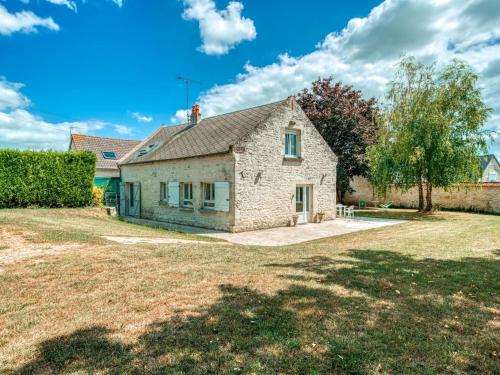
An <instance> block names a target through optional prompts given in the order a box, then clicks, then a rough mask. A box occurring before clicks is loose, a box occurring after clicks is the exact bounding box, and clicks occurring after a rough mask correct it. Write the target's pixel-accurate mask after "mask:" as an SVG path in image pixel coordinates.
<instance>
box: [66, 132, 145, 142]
mask: <svg viewBox="0 0 500 375" xmlns="http://www.w3.org/2000/svg"><path fill="white" fill-rule="evenodd" d="M75 135H77V136H80V137H87V138H100V139H112V140H114V141H126V142H142V141H141V140H140V139H125V138H112V137H100V136H98V135H88V134H79V133H72V134H71V138H73V136H75Z"/></svg>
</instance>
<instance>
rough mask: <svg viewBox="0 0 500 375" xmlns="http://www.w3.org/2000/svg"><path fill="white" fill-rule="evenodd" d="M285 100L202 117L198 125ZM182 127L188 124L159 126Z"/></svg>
mask: <svg viewBox="0 0 500 375" xmlns="http://www.w3.org/2000/svg"><path fill="white" fill-rule="evenodd" d="M287 99H288V98H285V99H281V100H277V101H275V102H271V103H266V104H259V105H256V106H253V107H247V108H242V109H237V110H235V111H230V112H224V113H219V114H217V115H213V116H209V117H202V119H201V120H200V123H201V122H202V121H204V120H208V119H213V118H216V117H220V116H225V115H230V114H233V113H238V112H243V111H248V110H249V109H256V108H260V107H267V106H271V105H274V104H278V103H283V102H284V101H286V100H287ZM182 125H188V124H187V123H182V124H176V125H161V126H165V127H170V126H182Z"/></svg>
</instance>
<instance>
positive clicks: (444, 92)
mask: <svg viewBox="0 0 500 375" xmlns="http://www.w3.org/2000/svg"><path fill="white" fill-rule="evenodd" d="M478 79H479V76H478V75H477V74H476V73H475V72H473V71H472V69H471V68H470V67H469V66H468V65H467V64H466V63H465V62H463V61H460V60H452V61H451V63H449V64H448V65H447V66H445V67H444V69H442V70H440V71H438V70H437V69H436V65H435V64H431V65H424V64H421V63H419V62H417V61H416V60H415V58H413V57H405V58H403V59H402V60H401V61H400V62H399V64H398V67H397V70H396V73H395V75H394V79H393V80H392V81H391V83H390V84H389V90H388V94H387V101H386V103H385V104H386V105H385V108H384V115H383V119H384V121H383V124H382V125H381V131H380V133H379V143H378V144H377V145H375V146H372V147H370V149H369V150H368V160H369V164H370V169H371V175H372V182H373V184H374V185H375V187H376V188H377V190H378V191H379V193H381V194H385V192H386V189H387V186H388V185H393V186H395V187H397V188H400V189H402V190H408V189H410V188H412V187H415V186H417V187H418V191H419V207H418V208H419V211H428V212H430V211H432V210H433V204H432V189H433V188H434V187H440V188H444V189H448V188H450V187H451V186H452V185H454V184H460V183H467V182H477V180H478V178H479V176H480V163H479V154H481V153H484V152H485V151H486V139H487V132H486V131H485V130H482V127H483V125H484V123H485V122H486V120H487V118H488V115H489V113H490V112H491V109H490V108H487V107H486V106H485V104H484V101H483V99H482V96H481V90H480V88H479V87H478V84H477V82H478ZM424 187H425V201H426V202H425V203H426V204H425V207H424Z"/></svg>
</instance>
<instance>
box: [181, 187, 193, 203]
mask: <svg viewBox="0 0 500 375" xmlns="http://www.w3.org/2000/svg"><path fill="white" fill-rule="evenodd" d="M181 206H182V207H193V184H192V183H190V182H184V183H182V184H181Z"/></svg>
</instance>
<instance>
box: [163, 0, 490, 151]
mask: <svg viewBox="0 0 500 375" xmlns="http://www.w3.org/2000/svg"><path fill="white" fill-rule="evenodd" d="M499 19H500V1H498V0H464V1H461V2H455V1H442V0H439V1H438V0H399V1H398V0H386V1H385V2H383V3H382V4H381V5H379V6H377V7H375V8H374V9H372V11H371V12H370V14H369V15H368V16H367V17H365V18H354V19H351V20H350V21H349V22H348V23H347V25H346V27H345V28H344V29H343V30H340V31H338V32H332V33H331V34H329V35H327V36H326V37H325V38H324V39H323V41H322V42H321V43H319V44H318V45H317V46H316V48H315V49H314V50H313V51H312V52H311V53H309V54H306V55H304V56H289V55H287V54H283V55H280V56H279V57H278V59H277V61H276V62H275V63H273V64H270V65H266V66H262V67H255V66H253V65H251V64H250V63H247V64H246V65H245V66H244V70H243V72H242V73H240V74H238V75H237V76H236V78H235V81H234V83H230V84H225V85H216V86H214V87H212V88H211V89H209V90H208V91H206V92H205V93H203V94H202V95H201V96H200V97H199V103H200V104H201V107H202V110H203V111H204V114H205V115H207V116H210V115H213V114H216V113H223V112H228V111H233V110H237V109H241V108H244V107H249V106H253V105H259V104H263V103H266V102H271V101H275V100H280V99H283V98H285V97H286V96H288V95H293V94H296V93H297V92H298V91H300V90H302V89H303V88H304V87H308V86H309V85H310V83H311V82H312V81H313V80H315V79H316V78H318V77H319V76H323V77H326V76H330V75H333V76H334V78H335V79H336V80H341V81H343V82H344V83H347V84H351V85H354V86H355V87H356V88H358V89H361V90H362V91H363V93H364V94H365V96H375V97H377V98H381V97H383V95H384V93H385V89H386V84H387V82H388V81H389V80H390V79H391V76H392V73H393V68H394V64H395V63H396V62H397V60H398V59H399V57H400V56H401V55H402V54H411V55H414V56H416V57H417V58H418V59H420V60H421V61H423V62H430V61H433V60H438V62H439V63H440V64H443V63H446V62H448V61H449V60H450V59H451V58H454V57H458V58H461V59H464V60H465V61H467V62H468V63H469V64H471V65H472V67H473V68H474V69H475V70H477V71H478V72H480V73H482V78H481V81H480V84H481V86H482V87H483V88H484V96H485V100H486V103H487V104H488V105H489V106H491V107H492V108H493V109H494V113H495V116H494V117H492V119H491V120H490V122H489V124H488V126H489V127H490V128H494V127H496V126H498V125H497V123H498V121H499V120H500V118H499V116H498V115H499V114H500V89H498V88H499V87H500V63H499V59H500V22H498V20H499ZM179 113H180V112H179V111H178V112H177V114H179ZM176 118H177V116H176ZM173 119H174V118H173ZM495 119H496V120H495ZM492 148H493V149H494V150H495V152H496V153H497V154H500V146H499V143H498V142H497V143H496V144H495V145H494V146H493V147H492Z"/></svg>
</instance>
